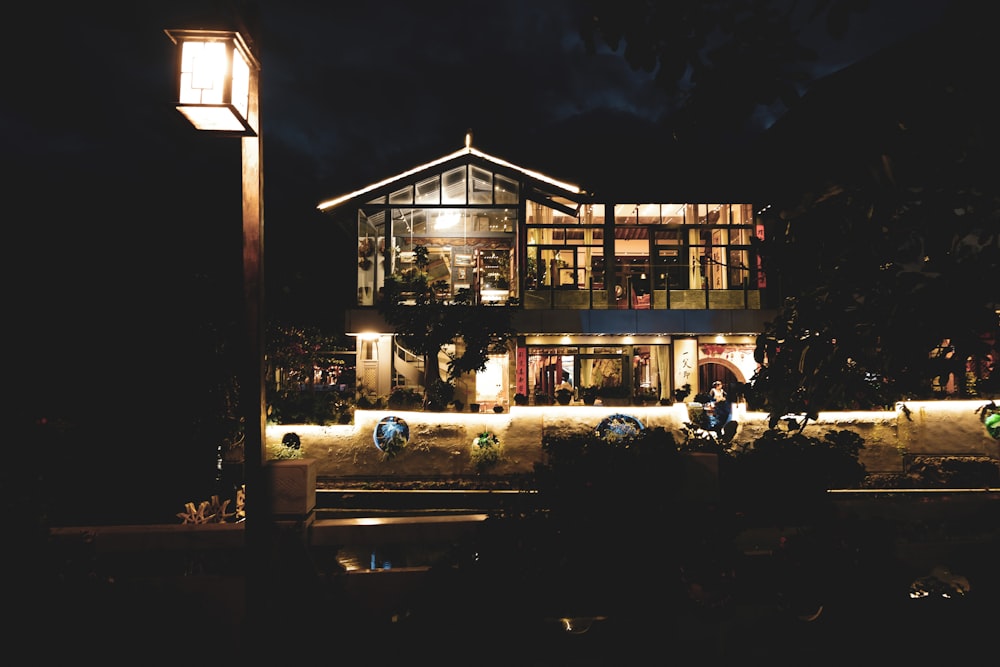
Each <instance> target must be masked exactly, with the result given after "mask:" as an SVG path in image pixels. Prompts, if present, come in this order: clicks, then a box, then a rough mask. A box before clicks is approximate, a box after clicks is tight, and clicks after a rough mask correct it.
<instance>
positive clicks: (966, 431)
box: [267, 400, 1000, 480]
mask: <svg viewBox="0 0 1000 667" xmlns="http://www.w3.org/2000/svg"><path fill="white" fill-rule="evenodd" d="M988 402H989V401H985V400H980V401H925V402H913V403H900V404H899V405H897V407H896V409H895V410H890V411H881V412H828V413H820V416H819V417H820V418H819V420H818V421H816V422H810V423H809V424H808V425H807V426H806V427H805V431H804V432H805V433H806V434H807V435H809V436H814V437H821V436H822V435H823V433H825V432H830V431H840V430H850V431H854V432H856V433H858V434H859V435H860V436H861V437H862V438H863V439H864V443H865V447H864V449H863V450H862V452H861V456H860V458H861V461H862V463H864V464H865V467H866V469H867V470H868V471H869V472H873V473H875V472H902V470H903V465H904V457H905V456H907V455H921V454H927V455H958V456H985V457H989V458H993V459H995V460H996V459H1000V443H998V441H996V440H994V439H993V438H991V437H990V436H989V434H988V433H987V432H986V429H985V428H984V426H983V424H982V422H981V420H980V416H979V415H978V414H977V412H976V411H977V410H978V409H979V408H981V407H982V406H983V405H985V404H987V403H988ZM613 414H627V415H631V416H634V417H635V418H636V419H638V420H639V421H640V422H641V423H642V424H643V425H645V426H646V427H647V428H653V427H657V426H662V427H663V428H665V429H666V430H667V431H670V432H673V433H674V437H675V438H676V440H677V441H678V442H680V441H682V440H683V431H682V427H683V425H684V423H685V422H687V421H688V420H689V417H688V405H687V404H684V403H677V404H674V405H670V406H659V405H657V406H622V407H602V406H583V405H570V406H559V405H553V406H514V407H512V408H511V409H510V411H509V412H504V413H500V414H497V413H460V412H408V411H398V410H358V411H356V412H355V423H354V424H349V425H330V426H316V425H306V424H288V425H269V426H268V427H267V445H268V447H272V446H276V445H279V444H280V443H281V439H282V437H283V436H284V435H285V434H286V433H289V432H294V433H296V434H297V435H298V436H299V438H300V440H301V443H302V444H301V447H302V451H303V456H305V457H306V458H311V459H315V460H316V464H317V469H316V474H317V477H318V478H319V479H321V480H322V479H330V478H351V477H364V478H370V477H388V478H392V477H404V478H405V477H413V478H419V477H453V476H462V477H464V476H475V475H476V470H475V467H474V466H473V463H472V459H471V450H472V440H473V438H475V437H476V435H478V434H479V433H481V432H483V431H490V432H492V433H494V434H496V436H497V437H498V438H499V440H500V443H501V446H502V447H503V460H502V461H501V462H500V463H499V464H498V465H497V466H496V467H494V468H492V469H491V470H490V473H489V474H490V475H496V476H507V475H517V474H525V473H530V472H531V471H532V470H533V467H534V464H535V463H536V462H540V461H541V460H542V450H541V443H542V439H543V437H544V436H545V435H547V434H551V435H571V434H576V433H586V432H588V431H592V430H593V429H595V428H597V426H598V425H599V424H600V423H601V421H602V420H603V419H605V418H606V417H608V416H610V415H613ZM387 416H394V417H397V418H401V419H403V420H404V421H405V422H406V424H407V426H408V427H409V430H410V439H409V442H408V444H407V446H406V447H405V448H404V449H403V450H402V452H400V453H399V454H398V455H396V456H395V457H393V458H390V459H386V458H385V456H384V455H383V453H382V452H381V451H380V450H379V449H377V448H376V447H375V441H374V437H373V434H374V430H375V426H376V425H377V424H378V422H379V420H381V419H382V418H383V417H387ZM733 419H734V420H735V421H737V423H738V424H739V427H738V429H737V431H736V436H735V437H734V442H735V443H747V444H749V443H751V442H753V441H754V440H755V439H757V438H758V437H760V435H761V434H762V433H763V432H764V431H765V430H767V424H768V415H767V414H766V413H762V412H747V411H746V409H745V407H743V406H739V405H737V406H735V408H734V410H733Z"/></svg>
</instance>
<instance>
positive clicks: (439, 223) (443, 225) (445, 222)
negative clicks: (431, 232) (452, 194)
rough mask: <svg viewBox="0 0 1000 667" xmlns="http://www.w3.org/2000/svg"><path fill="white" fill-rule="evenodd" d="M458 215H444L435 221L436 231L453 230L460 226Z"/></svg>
mask: <svg viewBox="0 0 1000 667" xmlns="http://www.w3.org/2000/svg"><path fill="white" fill-rule="evenodd" d="M458 217H459V216H458V213H442V214H441V215H439V216H438V217H437V220H435V221H434V229H451V228H452V227H454V226H455V225H457V224H458Z"/></svg>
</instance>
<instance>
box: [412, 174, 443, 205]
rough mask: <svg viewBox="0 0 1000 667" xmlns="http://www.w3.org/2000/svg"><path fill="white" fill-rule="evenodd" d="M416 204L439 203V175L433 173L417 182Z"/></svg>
mask: <svg viewBox="0 0 1000 667" xmlns="http://www.w3.org/2000/svg"><path fill="white" fill-rule="evenodd" d="M416 203H417V204H439V203H441V176H440V175H438V174H434V175H433V176H431V177H430V178H425V179H424V180H422V181H420V182H418V183H417V198H416Z"/></svg>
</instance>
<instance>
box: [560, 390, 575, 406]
mask: <svg viewBox="0 0 1000 667" xmlns="http://www.w3.org/2000/svg"><path fill="white" fill-rule="evenodd" d="M572 400H573V390H572V389H566V388H565V387H560V388H559V389H556V403H558V404H559V405H569V402H570V401H572Z"/></svg>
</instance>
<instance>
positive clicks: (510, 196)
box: [493, 174, 518, 204]
mask: <svg viewBox="0 0 1000 667" xmlns="http://www.w3.org/2000/svg"><path fill="white" fill-rule="evenodd" d="M517 192H518V188H517V181H515V180H512V179H510V178H507V177H506V176H501V175H500V174H496V176H495V177H494V179H493V201H494V202H496V203H497V204H516V203H517Z"/></svg>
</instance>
